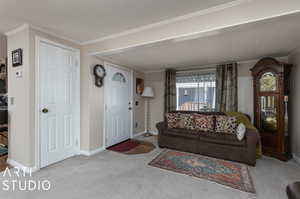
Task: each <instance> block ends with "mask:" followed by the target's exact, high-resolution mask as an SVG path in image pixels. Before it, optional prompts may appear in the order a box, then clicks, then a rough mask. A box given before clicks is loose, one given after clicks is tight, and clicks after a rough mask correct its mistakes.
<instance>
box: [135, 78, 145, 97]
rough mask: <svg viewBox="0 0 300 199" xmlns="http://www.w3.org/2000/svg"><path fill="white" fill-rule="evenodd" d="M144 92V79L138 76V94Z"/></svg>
mask: <svg viewBox="0 0 300 199" xmlns="http://www.w3.org/2000/svg"><path fill="white" fill-rule="evenodd" d="M143 92H144V80H143V79H141V78H136V94H139V95H141V94H142V93H143Z"/></svg>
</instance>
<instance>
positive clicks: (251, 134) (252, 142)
mask: <svg viewBox="0 0 300 199" xmlns="http://www.w3.org/2000/svg"><path fill="white" fill-rule="evenodd" d="M246 140H247V146H248V148H250V149H253V148H254V149H256V145H257V144H258V143H259V140H260V136H259V133H258V131H257V130H256V129H247V132H246ZM254 151H255V150H254Z"/></svg>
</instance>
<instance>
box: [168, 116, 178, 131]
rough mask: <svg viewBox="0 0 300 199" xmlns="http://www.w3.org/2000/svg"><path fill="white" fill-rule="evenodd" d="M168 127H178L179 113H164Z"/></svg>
mask: <svg viewBox="0 0 300 199" xmlns="http://www.w3.org/2000/svg"><path fill="white" fill-rule="evenodd" d="M166 119H167V123H168V128H171V129H173V128H180V114H179V113H166Z"/></svg>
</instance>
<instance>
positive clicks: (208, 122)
mask: <svg viewBox="0 0 300 199" xmlns="http://www.w3.org/2000/svg"><path fill="white" fill-rule="evenodd" d="M214 120H215V117H214V116H212V115H203V114H194V121H195V126H194V130H198V131H213V130H214V123H215V122H214Z"/></svg>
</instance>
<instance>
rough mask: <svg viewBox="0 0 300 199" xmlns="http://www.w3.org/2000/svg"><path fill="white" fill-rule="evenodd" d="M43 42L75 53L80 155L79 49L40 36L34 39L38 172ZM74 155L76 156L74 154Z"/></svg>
mask: <svg viewBox="0 0 300 199" xmlns="http://www.w3.org/2000/svg"><path fill="white" fill-rule="evenodd" d="M42 42H44V43H47V44H50V45H53V46H56V47H60V48H64V49H67V50H71V51H73V52H75V53H76V62H77V63H76V75H77V79H78V80H79V81H77V82H76V85H74V86H75V87H76V88H79V89H78V93H77V96H78V97H77V98H76V99H75V100H77V101H76V104H77V107H76V114H75V116H76V118H77V120H79V121H77V122H76V125H77V126H76V128H75V129H76V135H75V136H76V144H77V147H76V151H77V154H80V49H77V48H72V47H70V46H66V45H63V44H60V43H57V42H54V41H51V40H48V39H45V38H42V37H40V36H36V37H35V166H34V168H35V169H37V170H39V169H41V136H40V115H41V111H40V81H41V80H40V62H39V60H40V44H41V43H42ZM75 155H76V154H75Z"/></svg>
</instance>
